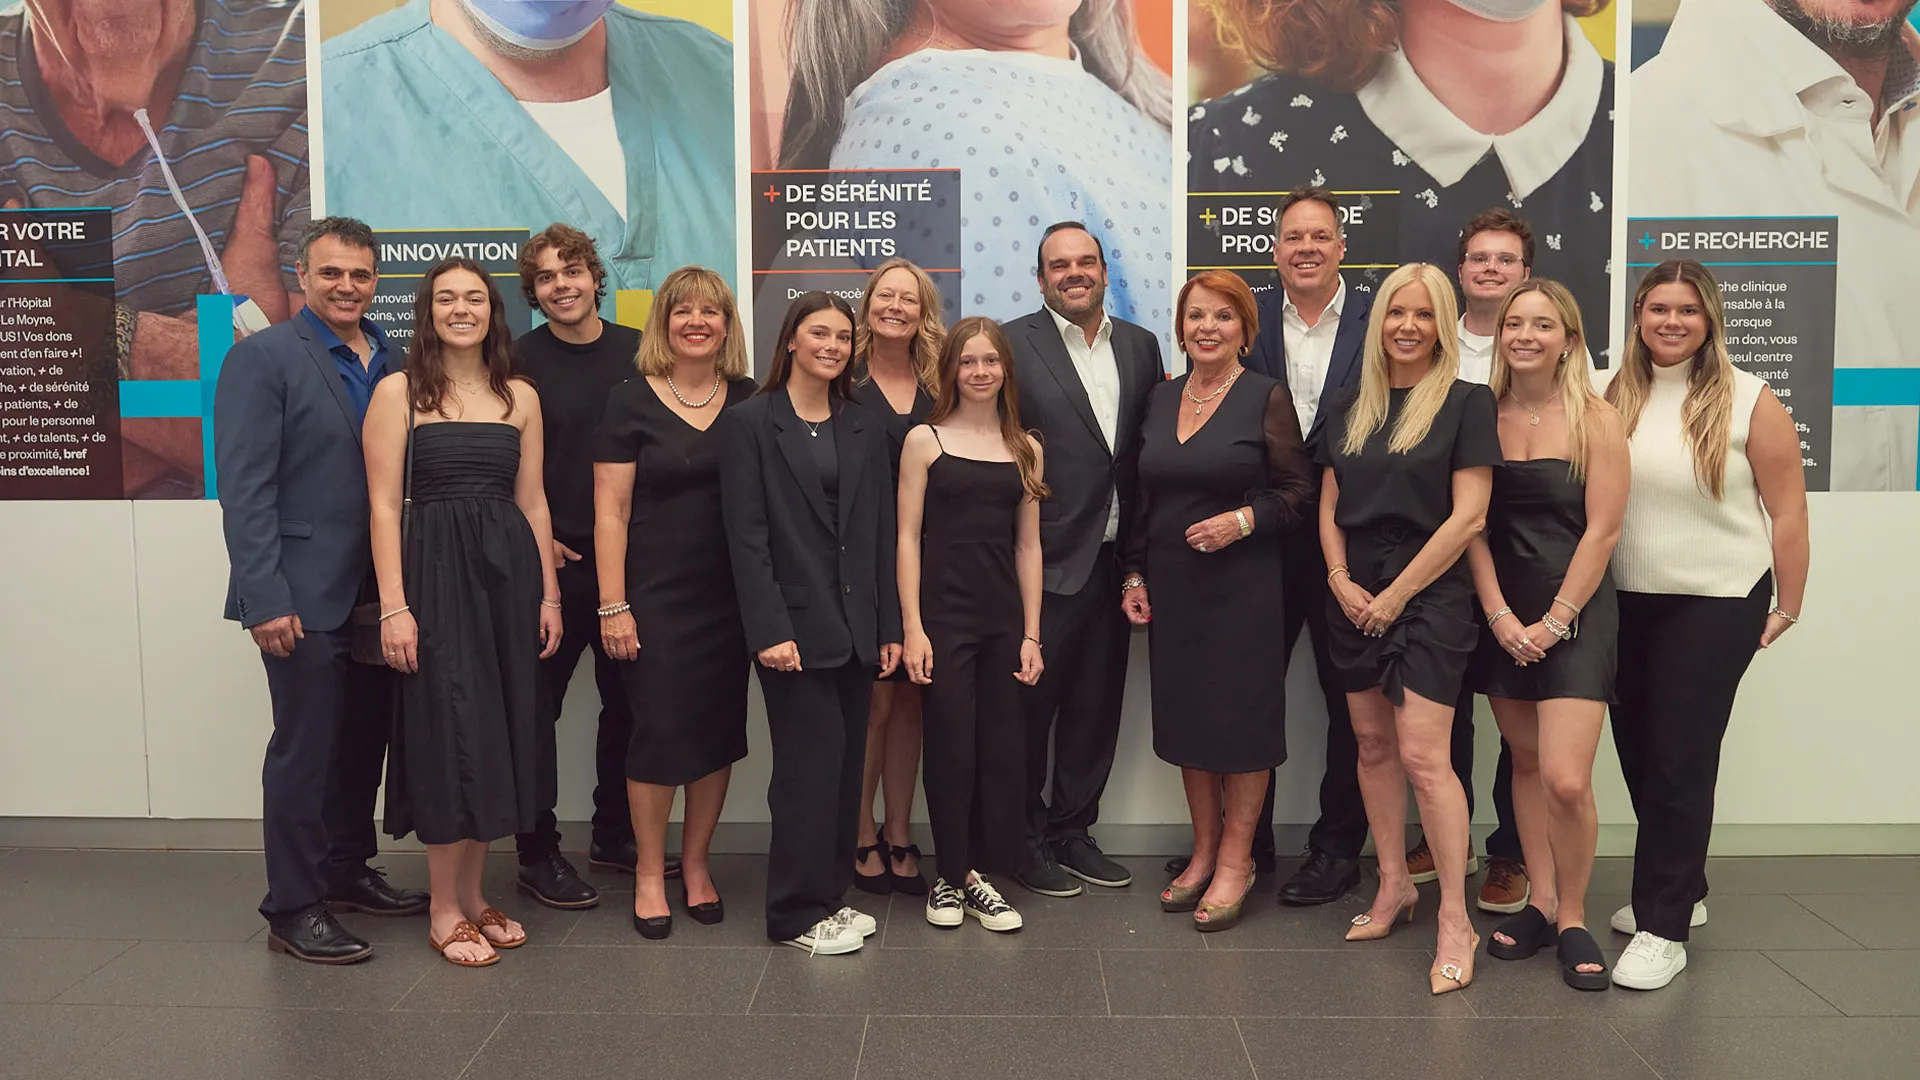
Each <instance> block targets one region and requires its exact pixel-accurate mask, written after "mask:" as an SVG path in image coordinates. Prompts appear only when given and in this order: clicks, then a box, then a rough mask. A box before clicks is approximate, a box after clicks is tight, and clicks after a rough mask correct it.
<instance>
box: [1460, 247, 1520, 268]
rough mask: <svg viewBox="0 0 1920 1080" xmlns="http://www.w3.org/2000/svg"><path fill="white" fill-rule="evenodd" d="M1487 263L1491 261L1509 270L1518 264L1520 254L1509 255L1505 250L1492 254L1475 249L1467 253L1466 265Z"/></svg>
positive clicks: (1483, 264)
mask: <svg viewBox="0 0 1920 1080" xmlns="http://www.w3.org/2000/svg"><path fill="white" fill-rule="evenodd" d="M1488 263H1492V264H1494V265H1495V266H1498V267H1499V268H1500V269H1502V270H1511V269H1513V268H1514V267H1516V266H1518V265H1520V256H1518V255H1509V254H1507V253H1506V252H1501V253H1500V254H1498V255H1493V254H1489V253H1487V252H1485V251H1475V252H1472V253H1470V254H1468V255H1467V265H1468V266H1486V265H1487V264H1488Z"/></svg>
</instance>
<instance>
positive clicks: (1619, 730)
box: [1612, 574, 1773, 941]
mask: <svg viewBox="0 0 1920 1080" xmlns="http://www.w3.org/2000/svg"><path fill="white" fill-rule="evenodd" d="M1772 597H1773V575H1771V574H1767V575H1764V576H1762V577H1761V579H1760V582H1759V584H1757V585H1755V586H1754V587H1753V591H1752V592H1750V593H1748V594H1747V595H1746V596H1745V597H1732V598H1729V597H1714V596H1674V595H1668V594H1663V593H1636V592H1625V591H1622V592H1621V593H1620V668H1619V674H1618V675H1617V676H1616V677H1615V681H1614V691H1615V693H1616V694H1617V695H1618V696H1619V698H1620V700H1619V702H1618V703H1616V704H1615V705H1614V706H1613V710H1612V716H1613V745H1614V749H1615V750H1616V751H1617V752H1618V753H1619V755H1620V772H1621V773H1622V775H1623V776H1624V777H1625V779H1626V781H1627V794H1628V795H1630V796H1631V797H1632V799H1633V813H1634V816H1635V817H1636V818H1638V819H1639V822H1640V827H1639V830H1638V833H1637V834H1636V837H1635V840H1634V846H1633V915H1634V919H1635V920H1636V921H1637V922H1638V923H1639V925H1640V929H1642V930H1646V931H1649V932H1651V933H1654V934H1658V935H1659V936H1661V937H1663V938H1666V939H1667V940H1669V941H1685V940H1687V921H1688V918H1689V916H1690V915H1692V913H1693V905H1694V903H1695V901H1698V900H1703V899H1705V898H1706V895H1707V842H1708V840H1709V839H1710V838H1711V836H1712V833H1713V792H1714V785H1715V784H1716V783H1717V782H1718V780H1719V776H1720V741H1721V739H1722V738H1723V737H1724V736H1725V735H1726V733H1727V722H1728V720H1729V719H1730V718H1731V717H1732V715H1733V698H1734V694H1735V693H1736V692H1737V691H1738V690H1739V689H1740V679H1741V677H1742V676H1744V675H1745V674H1746V673H1747V665H1748V664H1749V663H1751V662H1752V661H1753V654H1754V651H1755V650H1756V649H1757V648H1758V647H1759V644H1760V635H1761V633H1762V632H1763V631H1764V630H1765V629H1766V625H1767V606H1768V604H1769V602H1770V601H1771V599H1772Z"/></svg>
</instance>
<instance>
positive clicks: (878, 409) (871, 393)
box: [853, 379, 933, 685]
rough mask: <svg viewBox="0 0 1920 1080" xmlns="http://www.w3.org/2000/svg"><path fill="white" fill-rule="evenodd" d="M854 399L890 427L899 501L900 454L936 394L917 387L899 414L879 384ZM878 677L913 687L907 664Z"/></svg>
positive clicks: (865, 386) (861, 386) (868, 384)
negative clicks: (910, 404)
mask: <svg viewBox="0 0 1920 1080" xmlns="http://www.w3.org/2000/svg"><path fill="white" fill-rule="evenodd" d="M853 400H854V401H855V402H857V403H859V404H861V405H865V406H866V407H867V408H869V409H871V410H872V411H873V415H875V416H877V417H879V418H880V420H881V422H882V423H884V424H886V426H887V460H889V461H891V462H893V490H894V497H895V498H898V497H899V491H900V451H901V450H902V449H903V448H904V447H905V446H906V442H907V432H909V431H912V430H913V429H914V427H915V426H916V425H919V424H924V423H926V422H927V414H928V413H930V412H932V411H933V395H931V394H929V393H927V390H926V387H924V386H916V387H914V388H913V405H912V406H911V407H910V408H908V410H907V411H906V412H895V411H894V408H893V402H891V401H888V400H887V392H886V391H885V390H883V389H881V388H880V384H879V383H877V382H874V381H873V380H872V379H868V380H866V381H864V382H856V383H854V384H853ZM875 678H876V681H879V682H896V683H908V685H911V683H909V682H908V679H907V665H905V664H896V665H894V668H893V674H891V675H880V676H876V677H875Z"/></svg>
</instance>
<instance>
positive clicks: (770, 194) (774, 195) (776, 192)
mask: <svg viewBox="0 0 1920 1080" xmlns="http://www.w3.org/2000/svg"><path fill="white" fill-rule="evenodd" d="M760 194H762V195H765V196H766V197H767V201H768V202H778V201H780V189H779V188H777V187H774V186H773V185H772V184H768V185H767V190H765V191H763V192H761V193H760Z"/></svg>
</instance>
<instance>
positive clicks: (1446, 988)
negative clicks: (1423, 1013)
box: [1427, 934, 1480, 997]
mask: <svg viewBox="0 0 1920 1080" xmlns="http://www.w3.org/2000/svg"><path fill="white" fill-rule="evenodd" d="M1479 951H1480V935H1479V934H1475V935H1473V944H1472V946H1470V947H1469V948H1468V949H1467V962H1466V963H1465V964H1435V965H1434V966H1433V970H1431V971H1429V972H1427V984H1428V989H1430V990H1432V991H1433V996H1434V997H1439V996H1440V995H1441V994H1451V993H1453V992H1454V991H1455V990H1465V989H1466V988H1467V987H1469V986H1472V985H1473V957H1474V954H1475V953H1478V952H1479Z"/></svg>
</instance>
